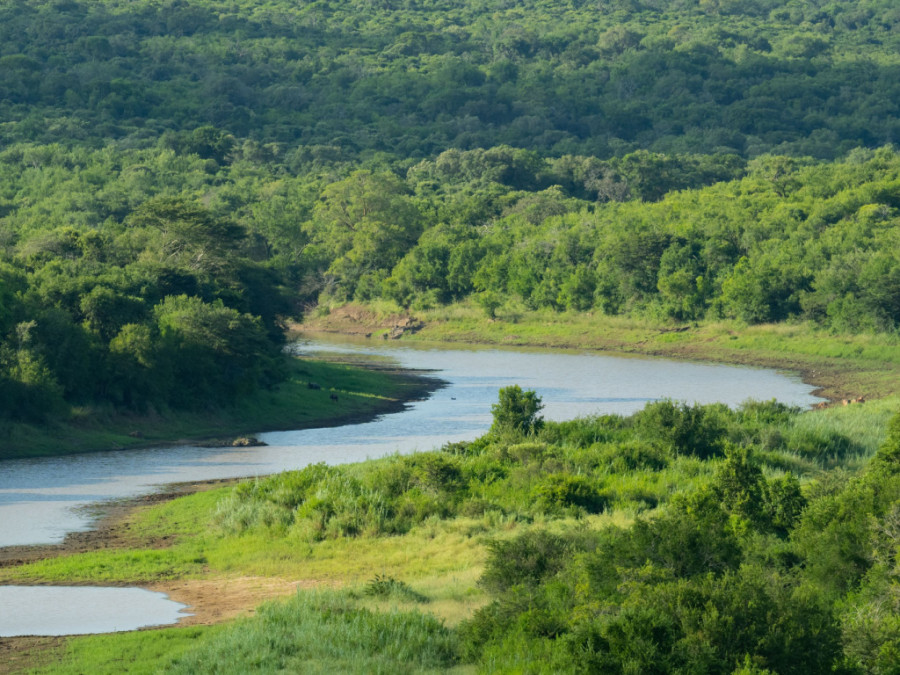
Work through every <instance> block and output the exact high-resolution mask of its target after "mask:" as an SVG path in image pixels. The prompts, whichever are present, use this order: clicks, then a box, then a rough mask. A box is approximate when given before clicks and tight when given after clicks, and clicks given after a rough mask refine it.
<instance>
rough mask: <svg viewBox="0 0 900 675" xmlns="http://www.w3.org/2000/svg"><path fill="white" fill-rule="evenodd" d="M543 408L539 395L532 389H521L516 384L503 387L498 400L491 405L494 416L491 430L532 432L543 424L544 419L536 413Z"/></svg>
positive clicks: (499, 431) (496, 431)
mask: <svg viewBox="0 0 900 675" xmlns="http://www.w3.org/2000/svg"><path fill="white" fill-rule="evenodd" d="M543 408H544V405H543V403H541V397H540V396H538V395H537V394H536V393H535V392H534V391H531V390H529V391H523V390H522V388H521V387H520V386H519V385H517V384H515V385H512V386H511V387H504V388H503V389H501V390H500V392H499V400H498V402H497V403H495V404H494V405H492V406H491V413H492V414H493V416H494V423H493V425H491V431H492V432H495V433H503V432H510V431H512V432H515V433H521V434H534V433H536V432H538V431H540V429H541V427H542V426H543V425H544V419H543V418H542V417H540V416H539V415H538V413H539V412H540V411H541V410H543Z"/></svg>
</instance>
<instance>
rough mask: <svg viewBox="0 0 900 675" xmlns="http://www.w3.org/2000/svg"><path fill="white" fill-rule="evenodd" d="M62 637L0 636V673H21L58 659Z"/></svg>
mask: <svg viewBox="0 0 900 675" xmlns="http://www.w3.org/2000/svg"><path fill="white" fill-rule="evenodd" d="M65 641H66V638H64V637H15V638H0V673H22V672H27V671H30V670H34V669H35V668H41V667H44V666H49V665H50V664H52V663H54V662H55V661H58V660H59V657H60V654H61V653H62V650H63V648H64V646H65Z"/></svg>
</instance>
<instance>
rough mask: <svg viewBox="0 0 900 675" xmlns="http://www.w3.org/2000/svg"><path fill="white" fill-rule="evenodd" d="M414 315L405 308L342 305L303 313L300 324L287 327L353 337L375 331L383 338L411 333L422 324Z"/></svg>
mask: <svg viewBox="0 0 900 675" xmlns="http://www.w3.org/2000/svg"><path fill="white" fill-rule="evenodd" d="M423 325H424V324H423V323H422V322H421V321H419V320H418V319H417V318H415V317H413V316H412V315H410V314H408V313H405V312H395V313H392V314H378V313H376V312H374V311H373V310H371V309H368V308H366V307H362V306H360V305H353V304H349V305H343V306H342V307H337V308H335V309H333V310H331V311H330V312H329V313H328V314H323V315H321V316H314V317H307V318H306V319H304V321H303V323H302V324H292V325H290V326H288V328H289V329H290V330H291V331H302V332H304V333H339V334H341V335H351V336H357V337H372V336H373V335H374V334H376V333H378V334H380V335H381V337H383V338H385V339H388V338H390V339H394V340H395V339H397V338H399V337H402V336H403V335H405V334H407V333H415V332H416V331H418V330H419V329H421V328H422V327H423Z"/></svg>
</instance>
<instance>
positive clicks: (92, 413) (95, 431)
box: [0, 358, 429, 460]
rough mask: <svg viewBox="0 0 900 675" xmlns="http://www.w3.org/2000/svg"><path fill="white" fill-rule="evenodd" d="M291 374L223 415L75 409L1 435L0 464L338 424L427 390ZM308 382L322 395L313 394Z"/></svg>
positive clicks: (393, 378)
mask: <svg viewBox="0 0 900 675" xmlns="http://www.w3.org/2000/svg"><path fill="white" fill-rule="evenodd" d="M288 368H289V373H288V377H287V379H286V380H285V381H284V382H282V383H281V384H280V385H278V386H277V387H276V388H274V389H272V390H269V391H260V392H257V393H256V394H254V395H253V396H250V397H247V398H245V399H243V400H241V401H240V402H239V403H238V404H236V405H234V406H230V407H227V408H223V409H217V410H206V411H200V412H176V411H168V412H165V413H154V414H148V415H132V414H116V413H112V412H110V411H98V410H85V409H80V410H76V411H75V412H74V413H73V416H72V418H71V419H70V420H69V421H68V422H67V423H64V424H63V423H57V424H48V425H43V426H34V425H26V424H16V425H12V426H5V427H0V460H2V459H12V458H16V457H33V456H46V455H63V454H70V453H75V452H89V451H94V450H111V449H120V448H128V447H141V446H148V445H155V444H160V443H168V442H174V441H183V440H197V439H204V438H213V437H214V438H222V437H225V438H228V437H232V438H233V437H235V436H239V435H243V434H248V433H255V432H261V431H273V430H280V429H300V428H305V427H312V426H325V425H331V424H339V423H342V422H347V421H350V420H353V419H356V418H359V417H361V416H365V415H372V414H376V413H380V412H384V411H385V410H388V409H391V408H393V407H395V406H397V405H398V401H401V400H403V399H405V398H408V397H410V396H413V397H414V396H417V395H419V394H420V393H422V392H423V391H425V390H426V389H427V388H428V386H429V385H428V384H427V383H426V381H425V380H423V379H421V378H414V377H409V376H405V375H401V374H399V373H395V372H390V371H385V370H376V369H366V368H364V367H359V366H357V365H350V364H346V363H335V362H330V361H327V360H318V359H308V358H306V359H292V360H291V361H290V362H289V364H288ZM310 382H312V383H315V384H317V385H319V386H320V387H321V388H320V389H310V388H309V386H308V383H310ZM332 394H334V395H336V396H337V399H338V400H337V401H334V400H333V399H332V398H331V396H332Z"/></svg>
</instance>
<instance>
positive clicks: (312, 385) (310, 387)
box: [306, 382, 322, 389]
mask: <svg viewBox="0 0 900 675" xmlns="http://www.w3.org/2000/svg"><path fill="white" fill-rule="evenodd" d="M306 386H307V388H309V389H321V388H322V387H320V386H319V385H317V384H316V383H315V382H307V383H306Z"/></svg>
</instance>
